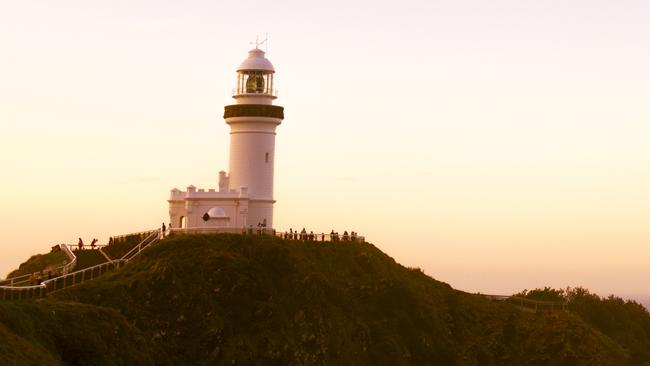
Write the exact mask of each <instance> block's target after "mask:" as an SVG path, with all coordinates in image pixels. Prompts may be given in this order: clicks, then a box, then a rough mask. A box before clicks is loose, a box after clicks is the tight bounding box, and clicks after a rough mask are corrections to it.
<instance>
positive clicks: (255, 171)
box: [168, 48, 284, 232]
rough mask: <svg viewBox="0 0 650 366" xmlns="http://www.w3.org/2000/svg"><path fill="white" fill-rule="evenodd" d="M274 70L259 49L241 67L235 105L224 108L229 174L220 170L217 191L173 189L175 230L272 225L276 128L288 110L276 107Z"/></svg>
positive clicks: (171, 208) (171, 203) (171, 212)
mask: <svg viewBox="0 0 650 366" xmlns="http://www.w3.org/2000/svg"><path fill="white" fill-rule="evenodd" d="M274 73H275V70H274V69H273V65H272V64H271V62H270V61H269V60H268V59H266V57H264V51H262V50H260V49H258V48H255V49H254V50H251V51H249V52H248V58H246V59H245V60H244V61H243V62H242V63H241V65H239V67H238V68H237V88H236V89H235V92H234V94H233V98H234V99H235V100H236V104H233V105H228V106H226V107H225V111H224V116H223V117H224V119H225V121H226V123H227V124H228V125H229V126H230V166H229V172H228V173H226V172H224V171H221V172H219V186H218V189H207V190H205V189H197V188H196V187H194V186H193V185H190V186H188V187H187V190H186V191H181V190H179V189H176V188H174V189H172V190H171V194H170V197H169V200H168V202H169V219H170V223H171V224H172V229H173V230H174V231H176V230H179V231H188V232H193V231H196V232H201V231H217V230H218V231H238V232H239V231H241V230H242V228H243V227H247V228H248V227H251V226H252V227H254V228H257V227H258V226H259V225H265V227H266V228H267V229H270V228H273V204H274V203H275V200H274V199H273V163H274V161H275V128H276V127H277V126H278V125H279V124H280V123H282V119H283V118H284V108H283V107H281V106H276V105H273V100H274V99H275V98H276V93H275V91H274V89H273V74H274Z"/></svg>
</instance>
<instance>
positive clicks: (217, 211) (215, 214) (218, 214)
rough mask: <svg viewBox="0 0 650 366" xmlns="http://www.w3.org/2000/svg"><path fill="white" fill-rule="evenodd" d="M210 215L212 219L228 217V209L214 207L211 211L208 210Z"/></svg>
mask: <svg viewBox="0 0 650 366" xmlns="http://www.w3.org/2000/svg"><path fill="white" fill-rule="evenodd" d="M208 216H210V218H211V219H214V218H222V217H227V216H226V211H224V210H223V208H221V207H212V208H211V209H210V211H208Z"/></svg>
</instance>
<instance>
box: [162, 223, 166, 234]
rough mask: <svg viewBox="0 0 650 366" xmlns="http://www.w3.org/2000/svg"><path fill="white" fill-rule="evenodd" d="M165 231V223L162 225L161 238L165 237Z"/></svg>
mask: <svg viewBox="0 0 650 366" xmlns="http://www.w3.org/2000/svg"><path fill="white" fill-rule="evenodd" d="M165 231H167V226H165V223H164V222H163V223H162V237H163V238H164V237H165Z"/></svg>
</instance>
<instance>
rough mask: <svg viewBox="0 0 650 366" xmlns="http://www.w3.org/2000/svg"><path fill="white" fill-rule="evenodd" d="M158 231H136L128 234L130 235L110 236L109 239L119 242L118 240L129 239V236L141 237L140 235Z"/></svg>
mask: <svg viewBox="0 0 650 366" xmlns="http://www.w3.org/2000/svg"><path fill="white" fill-rule="evenodd" d="M158 230H159V229H155V230H145V231H138V232H137V233H130V234H123V235H117V236H111V238H112V239H113V241H115V240H119V239H124V238H127V237H129V236H135V235H142V234H149V233H151V232H152V231H158Z"/></svg>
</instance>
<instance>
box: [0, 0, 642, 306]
mask: <svg viewBox="0 0 650 366" xmlns="http://www.w3.org/2000/svg"><path fill="white" fill-rule="evenodd" d="M648 19H650V4H649V3H648V2H647V1H626V0H622V1H598V0H589V1H586V0H585V1H570V0H562V1H525V0H512V1H501V0H497V1H489V2H488V1H478V0H476V1H458V0H454V1H451V0H449V1H434V0H429V1H400V2H395V1H390V2H389V1H356V2H354V1H335V0H332V1H326V2H307V1H223V2H222V1H183V2H180V1H161V0H156V1H133V0H129V1H110V2H109V1H88V0H84V1H65V0H59V1H24V0H20V1H13V0H0V127H1V129H0V159H1V160H0V163H1V166H2V170H1V171H2V175H1V176H0V190H1V191H2V194H1V195H0V196H1V197H2V198H1V201H0V207H1V210H0V230H1V232H2V234H1V239H0V240H1V241H0V276H4V275H5V274H6V273H7V272H8V271H9V270H11V269H13V268H15V267H16V266H17V265H18V264H19V263H21V262H23V261H24V260H25V259H26V258H27V257H28V256H29V255H31V254H34V253H37V252H44V251H47V249H48V248H49V247H50V246H51V245H54V244H56V243H60V242H67V243H75V242H76V240H77V237H79V236H82V237H83V238H84V239H85V240H86V241H90V239H92V237H99V238H100V240H101V241H102V242H104V241H105V240H107V238H108V236H110V235H115V234H122V233H128V232H132V231H140V230H145V229H150V228H154V227H157V226H158V225H160V223H161V222H162V221H163V220H165V221H167V220H168V215H167V202H166V199H167V196H168V192H169V189H171V188H174V187H178V188H184V187H186V186H188V185H190V184H194V185H196V186H197V187H199V188H213V187H216V185H217V184H216V181H217V172H218V171H219V170H222V169H227V167H228V139H229V136H228V127H227V125H226V124H225V123H224V122H223V119H222V113H223V107H224V105H226V104H230V103H232V102H233V100H232V99H231V98H230V95H231V93H232V89H233V88H234V86H235V69H236V66H237V65H238V63H239V62H240V61H241V60H242V59H244V58H245V57H246V52H247V51H248V49H249V48H251V46H250V42H251V41H253V40H254V39H255V36H256V35H257V34H264V33H265V32H268V33H269V35H270V37H271V41H270V49H269V52H268V57H269V59H270V60H271V61H272V62H273V63H274V65H275V68H276V71H277V73H276V81H277V85H278V88H279V92H280V98H279V99H278V101H277V102H278V104H281V105H283V106H285V108H286V110H285V115H286V118H285V120H284V122H283V124H282V125H281V126H280V127H279V128H278V135H277V139H276V159H277V161H276V174H275V187H276V192H275V195H276V199H277V203H276V209H275V223H276V226H277V228H278V229H288V228H290V227H291V228H294V229H296V228H299V229H301V228H302V227H306V228H307V230H311V229H313V230H314V231H327V232H329V231H330V230H331V229H332V228H334V229H336V230H338V231H340V232H342V231H343V230H344V229H347V230H356V231H358V232H360V233H361V234H364V235H366V237H367V238H368V239H369V241H371V242H372V243H374V244H375V245H377V246H378V247H379V248H381V249H382V250H383V251H385V252H387V253H388V254H389V255H391V256H393V257H394V258H395V259H396V260H397V261H399V262H400V263H402V264H404V265H408V266H413V267H421V268H422V269H423V270H424V271H425V272H426V273H427V274H429V275H431V276H433V277H435V278H436V279H439V280H442V281H445V282H448V283H450V284H451V285H452V286H454V287H456V288H459V289H463V290H468V291H481V292H486V293H504V294H507V293H512V292H515V291H519V290H521V289H524V288H534V287H539V286H545V285H549V286H554V287H564V286H576V285H582V286H586V287H588V288H590V289H592V290H594V291H596V292H599V293H601V294H605V293H617V294H634V293H637V294H638V293H650V285H649V283H650V265H649V263H650V123H649V122H650V107H649V106H650V102H649V98H650V67H648V65H650V25H649V24H648Z"/></svg>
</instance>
